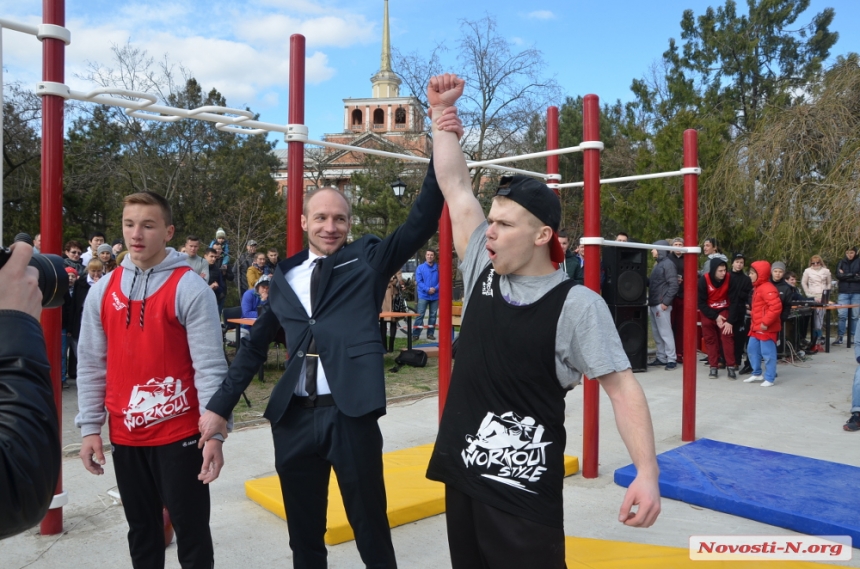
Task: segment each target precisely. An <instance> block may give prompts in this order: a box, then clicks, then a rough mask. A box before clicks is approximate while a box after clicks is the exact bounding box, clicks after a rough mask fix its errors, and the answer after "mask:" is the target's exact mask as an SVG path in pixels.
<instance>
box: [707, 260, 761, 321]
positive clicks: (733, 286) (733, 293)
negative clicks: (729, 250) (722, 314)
mask: <svg viewBox="0 0 860 569" xmlns="http://www.w3.org/2000/svg"><path fill="white" fill-rule="evenodd" d="M720 265H723V266H725V265H726V262H725V261H723V260H722V259H717V260H716V261H715V262H713V263H711V265H710V267H709V271H710V273H709V274H710V277H711V282H715V281H716V277H715V274H716V272H717V268H718V267H719V266H720ZM727 279H728V281H729V282H728V287H729V290H728V291H727V294H728V297H727V298H728V301H729V308H728V311H729V314H728V317H727V318H726V321H727V322H728V323H729V324H732V323H733V322H738V320H743V315H744V312H745V310H746V305H744V304H743V303H740V302H734V303H733V302H732V299H737V298H740V295H739V290H738V289H739V288H740V287H742V286H743V281H742V279H736V278H734V276H733V275H732V273H731V271H729V272H727V273H726V278H724V279H723V280H722V283H721V284H720V285H719V286H726V280H727ZM747 280H749V277H747ZM698 293H699V295H698V296H699V311H700V312H701V313H702V314H703V315H705V316H707V317H708V318H710V319H711V320H716V319H717V316H719V312H717V311H716V310H714V309H713V308H711V307H710V306H708V282H707V281H706V280H705V275H702V276H700V277H699V288H698Z"/></svg>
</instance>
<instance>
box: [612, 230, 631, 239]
mask: <svg viewBox="0 0 860 569" xmlns="http://www.w3.org/2000/svg"><path fill="white" fill-rule="evenodd" d="M621 235H623V236H624V237H626V238H627V239H630V236H629V235H627V234H626V233H624V232H623V231H619V232H618V233H616V234H615V238H616V239H618V237H619V236H621Z"/></svg>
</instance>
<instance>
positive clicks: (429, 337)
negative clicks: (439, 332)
mask: <svg viewBox="0 0 860 569" xmlns="http://www.w3.org/2000/svg"><path fill="white" fill-rule="evenodd" d="M427 339H428V340H435V339H436V336H427Z"/></svg>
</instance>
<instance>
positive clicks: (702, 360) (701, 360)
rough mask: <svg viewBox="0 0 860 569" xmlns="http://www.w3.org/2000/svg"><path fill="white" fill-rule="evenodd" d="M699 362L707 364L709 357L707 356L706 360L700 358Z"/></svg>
mask: <svg viewBox="0 0 860 569" xmlns="http://www.w3.org/2000/svg"><path fill="white" fill-rule="evenodd" d="M699 361H700V362H706V361H708V356H705V357H704V358H700V359H699Z"/></svg>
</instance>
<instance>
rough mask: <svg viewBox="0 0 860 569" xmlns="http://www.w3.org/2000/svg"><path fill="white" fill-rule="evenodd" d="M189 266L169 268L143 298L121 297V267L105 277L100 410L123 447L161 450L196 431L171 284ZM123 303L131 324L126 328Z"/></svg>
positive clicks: (190, 375) (193, 394) (184, 340)
mask: <svg viewBox="0 0 860 569" xmlns="http://www.w3.org/2000/svg"><path fill="white" fill-rule="evenodd" d="M190 270H191V267H182V268H179V269H174V270H173V274H172V275H170V277H169V278H168V279H167V282H166V283H164V285H162V286H161V288H159V289H158V290H157V291H156V292H155V294H153V295H151V296H149V297H148V298H147V299H146V309H145V311H144V327H143V328H141V326H140V311H141V305H142V304H143V302H142V301H140V300H135V301H129V299H128V297H126V296H125V295H124V294H123V293H122V288H121V286H120V283H121V282H122V273H123V269H122V267H117V269H116V270H115V271H114V272H115V274H113V275H111V277H112V278H111V280H110V284H109V285H108V288H107V290H106V291H105V295H104V298H103V299H102V310H101V319H102V326H103V327H104V330H105V336H106V338H107V385H106V393H105V407H106V408H107V412H108V424H109V426H110V439H111V441H112V442H115V443H118V444H121V445H128V446H161V445H165V444H170V443H173V442H176V441H178V440H182V439H183V438H186V437H188V436H191V435H194V434H195V433H197V432H199V429H198V427H197V421H198V419H199V418H200V409H199V404H198V402H197V389H196V388H195V387H194V366H193V365H192V362H191V352H190V350H189V348H188V336H187V335H186V331H185V327H184V326H183V325H182V324H180V323H179V320H178V319H177V317H176V286H177V284H178V283H179V279H181V278H182V276H183V275H184V274H185V273H186V271H190ZM129 305H130V306H131V321H130V322H129V324H128V326H126V321H127V318H128V310H129Z"/></svg>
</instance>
